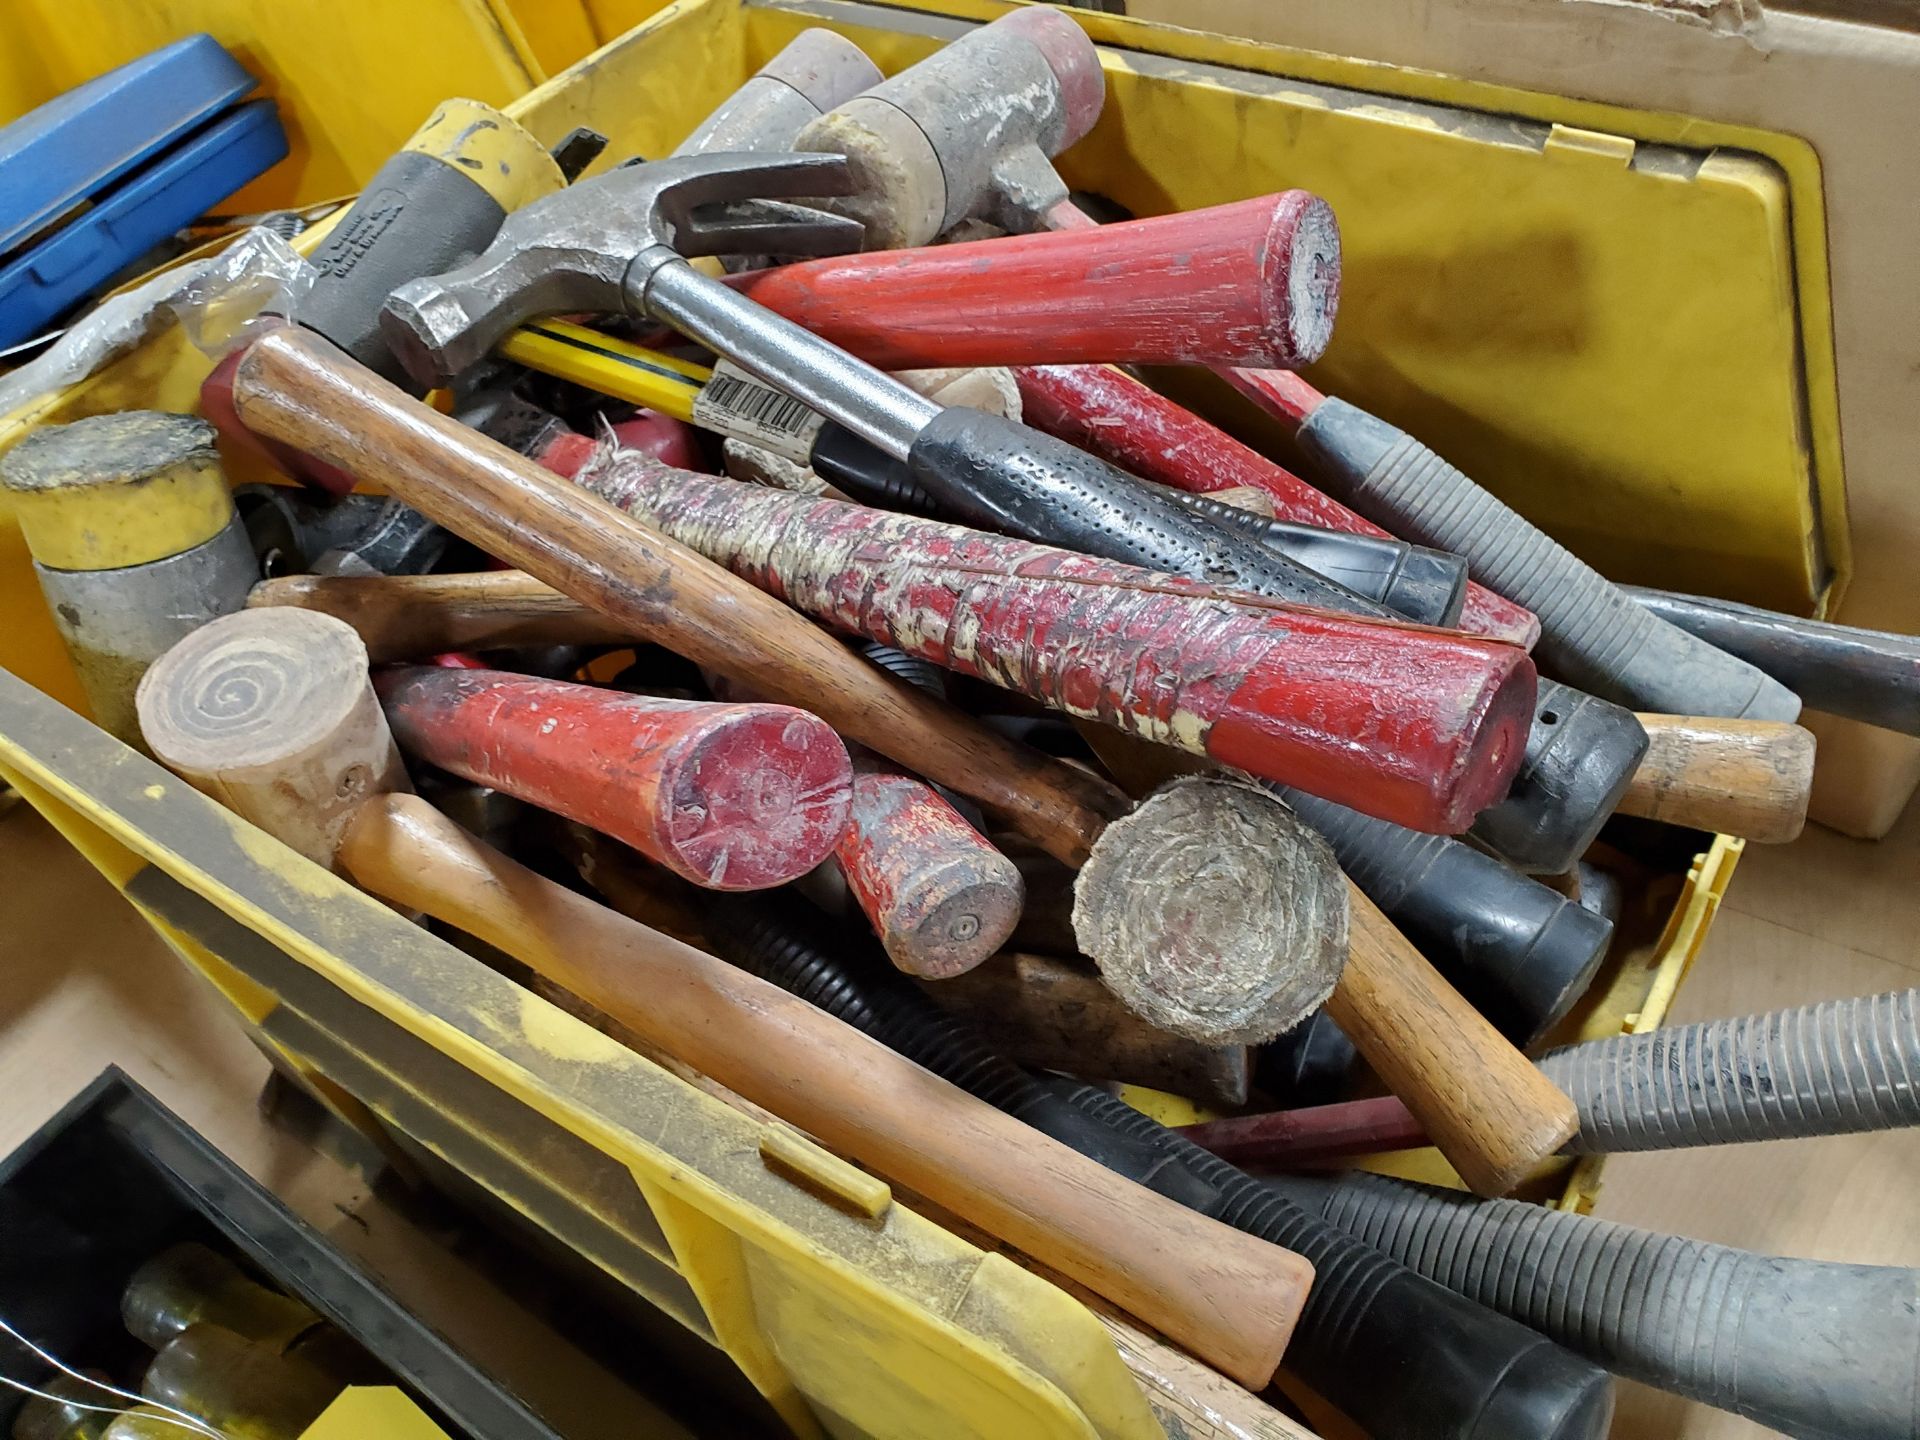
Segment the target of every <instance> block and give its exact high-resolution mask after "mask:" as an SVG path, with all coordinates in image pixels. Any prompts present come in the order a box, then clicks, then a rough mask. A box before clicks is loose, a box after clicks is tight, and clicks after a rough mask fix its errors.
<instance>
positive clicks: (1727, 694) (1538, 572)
mask: <svg viewBox="0 0 1920 1440" xmlns="http://www.w3.org/2000/svg"><path fill="white" fill-rule="evenodd" d="M1300 444H1301V446H1302V448H1304V449H1305V450H1306V451H1307V453H1308V454H1310V455H1311V456H1313V458H1314V460H1315V461H1316V462H1317V464H1318V466H1319V473H1320V476H1321V478H1322V479H1323V480H1324V481H1325V482H1326V484H1327V489H1328V491H1329V493H1331V494H1332V495H1334V496H1335V498H1337V499H1339V500H1341V501H1342V502H1344V503H1345V504H1347V505H1350V506H1352V507H1353V508H1354V509H1355V510H1358V511H1359V512H1360V513H1361V514H1362V515H1364V516H1366V517H1367V518H1368V519H1369V520H1371V521H1373V522H1374V524H1376V525H1380V526H1383V527H1385V528H1386V529H1389V530H1392V531H1393V532H1394V533H1395V534H1399V535H1411V536H1413V537H1414V538H1415V539H1417V540H1419V541H1420V542H1421V543H1422V544H1425V545H1433V546H1437V547H1439V548H1440V549H1442V550H1447V551H1450V552H1452V553H1453V554H1455V555H1461V556H1464V557H1465V558H1466V561H1467V564H1468V565H1469V566H1471V567H1472V569H1473V574H1474V578H1475V579H1477V580H1479V581H1480V583H1481V584H1483V585H1488V586H1491V587H1492V588H1493V589H1495V590H1497V591H1499V592H1500V593H1501V594H1502V595H1505V596H1506V597H1507V598H1508V599H1509V600H1514V601H1517V602H1518V603H1520V604H1522V605H1525V606H1526V607H1527V608H1528V609H1529V610H1531V611H1533V613H1534V614H1535V615H1537V616H1539V617H1540V644H1539V653H1540V655H1541V656H1542V658H1543V659H1544V660H1546V661H1547V662H1548V663H1549V664H1550V665H1551V666H1553V668H1554V670H1555V673H1557V674H1560V675H1564V676H1565V677H1566V678H1567V679H1568V680H1570V681H1572V682H1573V683H1574V684H1576V685H1578V686H1580V687H1581V688H1582V689H1583V690H1588V691H1591V692H1593V693H1594V694H1596V695H1601V696H1604V697H1605V698H1606V699H1609V700H1613V701H1616V702H1618V703H1620V704H1622V705H1627V706H1630V707H1631V708H1633V709H1636V710H1657V711H1661V712H1664V713H1666V714H1669V715H1729V716H1738V717H1744V718H1748V719H1755V720H1792V719H1795V718H1796V717H1798V715H1799V713H1800V701H1799V698H1798V697H1797V696H1795V695H1794V694H1793V692H1792V691H1790V690H1788V689H1787V688H1786V687H1785V686H1784V685H1781V684H1780V683H1779V682H1778V681H1776V680H1774V679H1773V678H1772V677H1771V676H1768V675H1766V674H1763V673H1762V672H1761V671H1759V670H1756V669H1755V668H1754V667H1753V666H1751V665H1749V664H1747V663H1746V662H1745V661H1744V660H1736V659H1735V658H1734V657H1733V656H1731V655H1728V654H1726V653H1724V652H1723V651H1720V650H1716V649H1714V648H1713V646H1711V645H1708V644H1707V643H1705V642H1704V641H1701V640H1698V639H1695V638H1694V637H1693V636H1691V635H1689V634H1687V633H1686V632H1684V631H1682V630H1677V629H1675V628H1674V627H1673V626H1671V625H1668V624H1667V623H1665V622H1664V621H1662V620H1659V619H1656V618H1655V617H1654V615H1653V614H1652V613H1651V612H1650V611H1648V610H1645V609H1643V608H1642V607H1640V606H1638V605H1636V604H1635V603H1634V602H1633V601H1632V600H1630V599H1628V598H1627V596H1626V595H1625V594H1623V593H1622V592H1621V590H1620V588H1619V586H1617V585H1613V584H1611V583H1609V582H1608V581H1607V580H1606V578H1605V577H1603V576H1602V575H1601V574H1600V573H1599V572H1598V571H1596V570H1595V569H1594V568H1593V567H1592V566H1590V565H1588V564H1587V563H1586V562H1584V561H1582V560H1581V559H1579V558H1578V557H1577V556H1575V555H1574V554H1573V553H1572V552H1571V551H1569V550H1567V549H1566V548H1565V547H1563V546H1561V545H1560V544H1558V543H1557V542H1555V541H1554V540H1553V539H1552V537H1550V536H1548V535H1547V534H1545V533H1544V532H1543V531H1541V530H1538V529H1536V528H1535V527H1534V526H1533V525H1531V524H1529V523H1528V522H1527V521H1526V519H1525V518H1523V517H1522V516H1521V515H1520V514H1518V513H1517V512H1516V511H1514V510H1512V509H1511V508H1509V507H1508V506H1506V505H1504V504H1502V503H1501V502H1500V501H1499V500H1497V499H1495V498H1494V497H1493V496H1492V495H1490V494H1488V493H1487V492H1486V491H1485V490H1482V489H1481V488H1480V487H1479V486H1478V485H1475V484H1474V483H1473V481H1471V480H1469V479H1468V478H1467V477H1466V476H1465V475H1463V474H1461V473H1460V471H1459V470H1457V469H1456V468H1454V467H1453V466H1452V465H1449V464H1448V463H1447V462H1446V461H1445V460H1443V459H1441V458H1440V457H1439V456H1438V455H1436V454H1434V453H1433V451H1431V450H1429V449H1428V448H1427V447H1426V446H1425V445H1422V444H1421V443H1420V442H1419V441H1418V440H1415V439H1414V438H1413V437H1412V436H1410V435H1408V434H1407V433H1406V432H1405V431H1402V430H1398V429H1396V428H1394V427H1393V426H1392V425H1389V424H1387V423H1386V422H1385V421H1384V420H1381V419H1379V418H1378V417H1376V416H1373V415H1369V414H1368V413H1367V412H1366V411H1364V410H1360V409H1357V408H1356V407H1354V406H1352V405H1349V404H1347V402H1346V401H1344V400H1339V399H1334V398H1329V399H1326V400H1323V401H1321V402H1320V404H1319V405H1318V406H1316V407H1315V408H1314V411H1313V413H1312V414H1311V415H1309V416H1308V417H1307V421H1306V423H1305V424H1304V425H1302V426H1301V427H1300Z"/></svg>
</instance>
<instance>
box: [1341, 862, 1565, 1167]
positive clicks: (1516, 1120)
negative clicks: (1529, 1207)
mask: <svg viewBox="0 0 1920 1440" xmlns="http://www.w3.org/2000/svg"><path fill="white" fill-rule="evenodd" d="M1347 899H1348V910H1347V943H1348V946H1349V947H1350V953H1349V955H1348V957H1347V968H1346V970H1345V971H1344V972H1343V973H1342V974H1341V976H1340V983H1339V984H1338V985H1337V986H1335V987H1334V991H1333V996H1332V998H1330V999H1329V1000H1328V1001H1327V1013H1328V1014H1329V1015H1331V1016H1332V1017H1333V1018H1334V1020H1335V1021H1336V1022H1338V1024H1339V1026H1340V1028H1341V1029H1342V1030H1344V1031H1346V1032H1347V1036H1348V1038H1349V1039H1351V1040H1352V1041H1353V1043H1354V1047H1355V1048H1356V1049H1358V1050H1359V1052H1360V1053H1361V1054H1362V1055H1364V1056H1365V1057H1366V1060H1367V1063H1368V1064H1369V1065H1371V1066H1372V1067H1373V1068H1374V1070H1375V1072H1376V1073H1377V1074H1378V1075H1379V1076H1380V1078H1381V1079H1382V1080H1384V1081H1386V1082H1387V1088H1388V1089H1390V1090H1392V1091H1393V1093H1394V1094H1396V1095H1398V1096H1399V1097H1400V1098H1401V1099H1403V1100H1405V1101H1406V1103H1407V1108H1408V1109H1409V1110H1411V1111H1412V1112H1413V1113H1414V1114H1415V1115H1416V1116H1418V1117H1419V1119H1420V1122H1421V1124H1422V1125H1423V1126H1424V1127H1425V1129H1426V1132H1427V1134H1428V1135H1430V1136H1432V1137H1433V1143H1434V1144H1436V1145H1438V1146H1439V1147H1440V1151H1441V1153H1442V1154H1443V1155H1445V1156H1446V1157H1447V1160H1448V1161H1449V1162H1450V1163H1451V1164H1452V1165H1453V1168H1454V1169H1455V1170H1458V1171H1459V1172H1460V1178H1461V1179H1462V1180H1465V1181H1466V1182H1467V1184H1468V1186H1470V1187H1471V1188H1472V1189H1473V1190H1474V1192H1475V1193H1477V1194H1480V1195H1489V1196H1497V1195H1505V1194H1508V1193H1509V1192H1511V1191H1512V1190H1513V1188H1514V1187H1515V1186H1516V1185H1518V1184H1519V1183H1520V1182H1521V1181H1522V1180H1523V1179H1525V1178H1526V1176H1527V1174H1528V1172H1530V1171H1531V1170H1532V1169H1533V1168H1534V1167H1535V1166H1536V1165H1538V1164H1539V1163H1540V1162H1541V1161H1542V1160H1545V1159H1546V1158H1547V1157H1548V1156H1549V1155H1552V1154H1553V1153H1554V1152H1555V1151H1557V1150H1558V1149H1559V1148H1560V1147H1561V1146H1562V1145H1564V1144H1566V1143H1567V1141H1568V1140H1570V1139H1572V1138H1573V1135H1574V1132H1575V1131H1576V1130H1578V1129H1579V1128H1580V1115H1579V1112H1578V1111H1577V1110H1575V1109H1574V1105H1573V1101H1572V1100H1570V1099H1568V1098H1567V1096H1566V1095H1565V1094H1564V1093H1563V1092H1562V1091H1561V1090H1560V1088H1559V1087H1558V1086H1557V1085H1555V1084H1554V1083H1553V1082H1552V1081H1551V1080H1549V1079H1547V1077H1546V1076H1544V1075H1542V1074H1541V1073H1540V1072H1539V1070H1537V1069H1535V1068H1534V1066H1533V1064H1532V1062H1530V1061H1529V1060H1528V1059H1527V1057H1526V1056H1524V1055H1522V1054H1521V1053H1520V1052H1519V1051H1518V1050H1516V1049H1515V1048H1514V1047H1513V1046H1512V1045H1511V1044H1510V1043H1509V1042H1508V1041H1507V1040H1506V1039H1505V1038H1504V1037H1503V1036H1502V1035H1501V1034H1500V1032H1499V1031H1497V1030H1495V1029H1494V1028H1493V1026H1492V1025H1490V1024H1488V1023H1487V1021H1486V1018H1485V1017H1484V1016H1482V1015H1481V1014H1480V1012H1479V1011H1478V1010H1475V1009H1474V1008H1473V1007H1472V1006H1471V1005H1469V1004H1468V1003H1467V1002H1466V1001H1465V1000H1463V999H1461V998H1460V992H1459V991H1457V990H1455V989H1454V988H1453V987H1452V986H1451V985H1449V984H1448V983H1447V982H1446V980H1445V979H1444V978H1442V976H1441V974H1440V972H1439V971H1438V970H1435V969H1434V968H1433V966H1432V964H1431V963H1429V962H1428V960H1427V958H1426V957H1425V956H1424V955H1422V954H1421V953H1420V952H1419V951H1418V950H1416V949H1414V947H1413V943H1412V942H1411V941H1410V940H1408V939H1407V937H1406V936H1404V935H1402V934H1401V933H1400V932H1399V931H1398V930H1397V929H1395V928H1394V925H1393V922H1392V921H1391V920H1389V919H1387V917H1386V916H1384V915H1382V914H1381V913H1380V911H1379V909H1378V907H1376V906H1375V905H1374V903H1373V902H1372V901H1371V900H1369V899H1367V897H1366V896H1365V895H1364V894H1362V893H1361V891H1360V888H1359V887H1358V886H1357V885H1355V884H1354V883H1353V882H1352V881H1351V880H1349V881H1348V882H1347Z"/></svg>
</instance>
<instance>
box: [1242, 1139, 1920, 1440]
mask: <svg viewBox="0 0 1920 1440" xmlns="http://www.w3.org/2000/svg"><path fill="white" fill-rule="evenodd" d="M1269 1183H1270V1184H1271V1186H1272V1187H1273V1189H1274V1190H1276V1191H1277V1192H1278V1193H1280V1194H1282V1195H1285V1196H1286V1197H1287V1198H1288V1199H1290V1200H1292V1201H1294V1203H1295V1204H1297V1205H1299V1206H1301V1207H1302V1208H1303V1209H1307V1210H1310V1211H1311V1212H1312V1213H1313V1214H1315V1215H1324V1216H1325V1217H1326V1218H1327V1219H1329V1220H1331V1221H1333V1222H1334V1223H1335V1224H1337V1225H1339V1226H1340V1227H1341V1228H1342V1229H1343V1230H1345V1231H1347V1232H1348V1233H1349V1234H1350V1235H1352V1236H1354V1238H1356V1239H1359V1240H1362V1241H1364V1242H1366V1243H1367V1244H1368V1245H1370V1246H1374V1247H1376V1248H1378V1249H1380V1250H1383V1251H1385V1252H1386V1253H1388V1254H1390V1255H1393V1256H1395V1257H1396V1258H1398V1259H1400V1260H1402V1261H1404V1262H1405V1263H1406V1264H1408V1265H1411V1266H1413V1267H1414V1268H1415V1269H1417V1270H1418V1271H1420V1273H1421V1274H1423V1275H1426V1276H1428V1277H1429V1278H1431V1279H1434V1280H1438V1281H1440V1282H1441V1283H1443V1284H1445V1285H1446V1286H1448V1287H1449V1288H1450V1289H1453V1290H1457V1291H1459V1292H1460V1293H1461V1294H1462V1295H1466V1296H1469V1297H1471V1298H1473V1299H1476V1300H1478V1301H1479V1302H1480V1303H1481V1304H1483V1305H1490V1306H1493V1307H1494V1308H1495V1309H1497V1310H1500V1311H1501V1312H1502V1313H1504V1314H1507V1315H1511V1316H1513V1317H1514V1318H1515V1319H1516V1320H1520V1321H1522V1322H1524V1323H1526V1324H1528V1325H1531V1326H1532V1327H1533V1328H1534V1329H1536V1330H1539V1331H1540V1332H1542V1333H1543V1334H1546V1335H1551V1336H1553V1337H1554V1338H1555V1339H1557V1340H1559V1341H1560V1342H1561V1343H1562V1344H1564V1345H1566V1346H1568V1347H1569V1348H1571V1349H1573V1350H1576V1351H1578V1352H1579V1353H1580V1354H1582V1355H1586V1356H1588V1357H1590V1358H1591V1359H1594V1360H1597V1361H1599V1362H1600V1363H1602V1364H1604V1365H1606V1366H1608V1367H1609V1368H1610V1369H1614V1370H1617V1371H1619V1372H1620V1373H1621V1374H1622V1375H1627V1376H1631V1377H1632V1378H1633V1379H1635V1380H1641V1381H1644V1382H1645V1383H1647V1384H1649V1385H1658V1386H1660V1387H1661V1388H1662V1389H1666V1390H1671V1391H1673V1392H1675V1393H1676V1394H1680V1395H1686V1396H1690V1397H1692V1398H1693V1399H1695V1400H1700V1401H1704V1402H1705V1403H1706V1404H1709V1405H1718V1406H1720V1407H1721V1408H1722V1409H1725V1410H1731V1411H1733V1412H1734V1413H1735V1414H1738V1415H1745V1416H1747V1417H1748V1418H1750V1419H1753V1420H1758V1421H1760V1422H1761V1423H1762V1424H1764V1425H1767V1426H1769V1427H1771V1428H1774V1429H1778V1430H1780V1431H1783V1432H1784V1433H1786V1434H1788V1435H1795V1436H1801V1437H1805V1440H1912V1437H1913V1436H1915V1435H1920V1274H1916V1272H1915V1271H1913V1270H1909V1269H1906V1268H1904V1267H1900V1266H1891V1265H1885V1266H1883V1265H1838V1264H1830V1263H1826V1262H1823V1261H1818V1260H1788V1259H1782V1258H1780V1257H1777V1256H1773V1255H1757V1254H1754V1253H1753V1252H1751V1251H1747V1250H1735V1249H1733V1248H1732V1247H1731V1246H1727V1245H1711V1244H1707V1243H1706V1242H1704V1241H1700V1240H1689V1239H1685V1238H1683V1237H1681V1236H1678V1235H1661V1234H1657V1233H1656V1232H1654V1231H1651V1230H1640V1229H1636V1228H1634V1227H1633V1226H1630V1225H1617V1224H1613V1223H1611V1222H1609V1221H1606V1220H1596V1219H1593V1218H1592V1217H1591V1216H1587V1215H1575V1214H1572V1213H1571V1212H1568V1211H1564V1210H1554V1209H1551V1208H1549V1207H1547V1206H1544V1205H1528V1204H1525V1203H1522V1202H1520V1201H1517V1200H1476V1199H1474V1198H1473V1197H1472V1196H1470V1195H1462V1194H1460V1193H1459V1192H1458V1191H1452V1190H1437V1189H1432V1188H1430V1187H1428V1186H1425V1185H1413V1184H1409V1183H1407V1182H1406V1181H1402V1180H1390V1179H1388V1178H1387V1177H1386V1176H1384V1175H1367V1174H1361V1173H1353V1174H1349V1175H1347V1176H1345V1177H1343V1178H1341V1179H1339V1180H1321V1179H1315V1178H1309V1177H1305V1176H1288V1177H1285V1178H1282V1179H1276V1180H1273V1181H1271V1182H1269Z"/></svg>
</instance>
